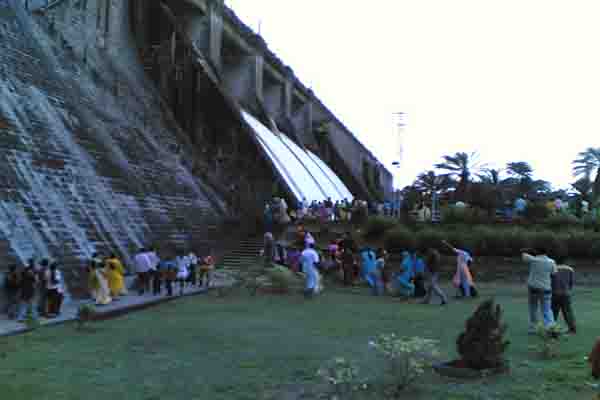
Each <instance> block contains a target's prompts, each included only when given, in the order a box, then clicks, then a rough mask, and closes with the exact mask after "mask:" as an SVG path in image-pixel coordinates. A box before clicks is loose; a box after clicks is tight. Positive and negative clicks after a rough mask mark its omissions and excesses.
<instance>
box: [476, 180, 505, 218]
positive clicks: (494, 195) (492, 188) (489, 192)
mask: <svg viewBox="0 0 600 400" xmlns="http://www.w3.org/2000/svg"><path fill="white" fill-rule="evenodd" d="M501 173H502V171H501V170H499V169H493V168H490V169H484V170H483V173H481V174H478V175H477V176H478V177H479V180H480V181H481V182H480V183H479V188H478V190H475V188H476V187H477V186H474V187H473V188H472V189H473V191H474V192H476V193H473V196H474V197H479V199H478V200H479V202H480V203H481V204H480V205H481V206H482V208H486V209H487V210H488V213H489V215H490V216H493V215H494V213H495V210H496V208H498V207H500V206H501V205H502V200H503V198H504V193H503V190H502V189H503V186H505V185H504V182H503V180H502V179H501V177H500V175H501ZM475 194H477V195H478V196H476V195H475ZM472 201H473V202H474V201H475V200H474V199H473V200H472Z"/></svg>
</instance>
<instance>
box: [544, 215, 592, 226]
mask: <svg viewBox="0 0 600 400" xmlns="http://www.w3.org/2000/svg"><path fill="white" fill-rule="evenodd" d="M543 223H544V225H545V226H547V227H548V228H552V229H570V228H574V227H578V226H581V224H582V221H581V220H580V219H579V218H577V217H576V216H574V215H571V214H556V215H552V216H550V217H548V218H547V219H546V220H545V221H544V222H543Z"/></svg>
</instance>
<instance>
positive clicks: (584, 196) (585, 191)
mask: <svg viewBox="0 0 600 400" xmlns="http://www.w3.org/2000/svg"><path fill="white" fill-rule="evenodd" d="M571 187H573V190H575V192H576V193H577V197H579V198H581V200H587V201H589V197H590V193H591V191H592V182H591V181H590V179H589V178H587V177H583V178H579V179H578V180H577V181H576V182H575V183H572V184H571Z"/></svg>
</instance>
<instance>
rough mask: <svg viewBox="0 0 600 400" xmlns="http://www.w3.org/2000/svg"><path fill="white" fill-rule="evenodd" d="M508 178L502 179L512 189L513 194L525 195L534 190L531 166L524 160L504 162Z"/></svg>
mask: <svg viewBox="0 0 600 400" xmlns="http://www.w3.org/2000/svg"><path fill="white" fill-rule="evenodd" d="M506 172H507V173H508V175H509V178H507V179H505V180H504V183H505V184H506V186H508V187H510V188H511V189H512V192H513V194H516V195H517V196H525V195H527V194H528V193H530V192H533V191H535V190H534V186H536V185H534V181H533V178H532V176H533V168H531V165H530V164H529V163H528V162H526V161H517V162H510V163H508V164H506Z"/></svg>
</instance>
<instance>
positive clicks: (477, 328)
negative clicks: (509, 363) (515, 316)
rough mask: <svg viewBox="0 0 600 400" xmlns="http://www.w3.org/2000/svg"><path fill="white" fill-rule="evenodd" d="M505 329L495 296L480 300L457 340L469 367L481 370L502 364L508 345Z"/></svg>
mask: <svg viewBox="0 0 600 400" xmlns="http://www.w3.org/2000/svg"><path fill="white" fill-rule="evenodd" d="M506 329H507V326H506V324H504V323H503V322H502V309H501V308H500V305H496V304H494V301H493V300H486V301H484V302H483V303H481V304H480V305H479V307H477V310H475V313H474V314H473V315H472V316H471V317H470V318H469V319H468V320H467V323H466V329H465V332H463V333H461V334H460V335H459V336H458V339H457V340H456V345H457V349H458V353H459V354H460V355H461V357H462V360H463V361H464V362H465V364H466V365H467V367H469V368H473V369H478V370H482V369H489V368H500V367H503V366H504V365H505V363H506V361H505V359H504V352H505V351H506V349H507V348H508V345H509V342H508V341H506V340H504V334H505V332H506Z"/></svg>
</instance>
